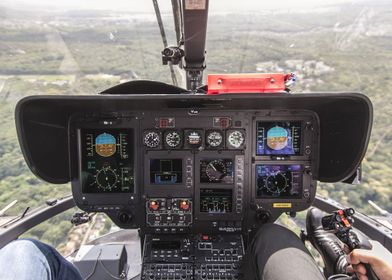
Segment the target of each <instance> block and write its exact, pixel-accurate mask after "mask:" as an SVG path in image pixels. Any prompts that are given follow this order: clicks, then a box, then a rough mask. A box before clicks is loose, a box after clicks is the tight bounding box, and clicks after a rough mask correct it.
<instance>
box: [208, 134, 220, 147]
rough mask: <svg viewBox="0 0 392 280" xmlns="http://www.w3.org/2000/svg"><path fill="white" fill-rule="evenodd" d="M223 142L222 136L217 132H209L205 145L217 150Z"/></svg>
mask: <svg viewBox="0 0 392 280" xmlns="http://www.w3.org/2000/svg"><path fill="white" fill-rule="evenodd" d="M222 142H223V135H222V133H221V132H219V131H211V132H209V133H208V134H207V144H208V145H209V146H210V147H213V148H217V147H219V146H220V145H221V144H222Z"/></svg>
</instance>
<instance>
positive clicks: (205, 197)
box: [200, 189, 233, 214]
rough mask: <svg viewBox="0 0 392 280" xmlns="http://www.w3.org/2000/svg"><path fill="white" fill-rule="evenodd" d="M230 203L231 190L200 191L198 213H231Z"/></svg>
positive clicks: (231, 198)
mask: <svg viewBox="0 0 392 280" xmlns="http://www.w3.org/2000/svg"><path fill="white" fill-rule="evenodd" d="M232 201H233V191H232V190H231V189H200V212H204V213H209V214H225V213H231V211H232Z"/></svg>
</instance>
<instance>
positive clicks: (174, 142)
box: [165, 131, 181, 148]
mask: <svg viewBox="0 0 392 280" xmlns="http://www.w3.org/2000/svg"><path fill="white" fill-rule="evenodd" d="M165 142H166V145H167V146H169V147H170V148H177V147H178V146H179V145H180V144H181V135H180V133H179V132H177V131H170V132H168V133H167V134H166V137H165Z"/></svg>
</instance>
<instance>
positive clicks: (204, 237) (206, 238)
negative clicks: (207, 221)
mask: <svg viewBox="0 0 392 280" xmlns="http://www.w3.org/2000/svg"><path fill="white" fill-rule="evenodd" d="M201 239H203V240H204V241H208V239H209V237H208V235H203V236H202V237H201Z"/></svg>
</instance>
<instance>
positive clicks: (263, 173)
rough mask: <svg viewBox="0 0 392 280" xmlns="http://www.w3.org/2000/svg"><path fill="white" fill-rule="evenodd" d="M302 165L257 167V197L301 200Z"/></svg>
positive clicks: (259, 165) (260, 165) (261, 165)
mask: <svg viewBox="0 0 392 280" xmlns="http://www.w3.org/2000/svg"><path fill="white" fill-rule="evenodd" d="M302 173H303V169H302V166H301V165H297V164H293V165H266V164H257V165H256V186H257V194H256V196H257V197H260V198H263V197H264V198H271V197H280V198H285V197H286V198H299V197H300V196H301V193H302Z"/></svg>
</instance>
